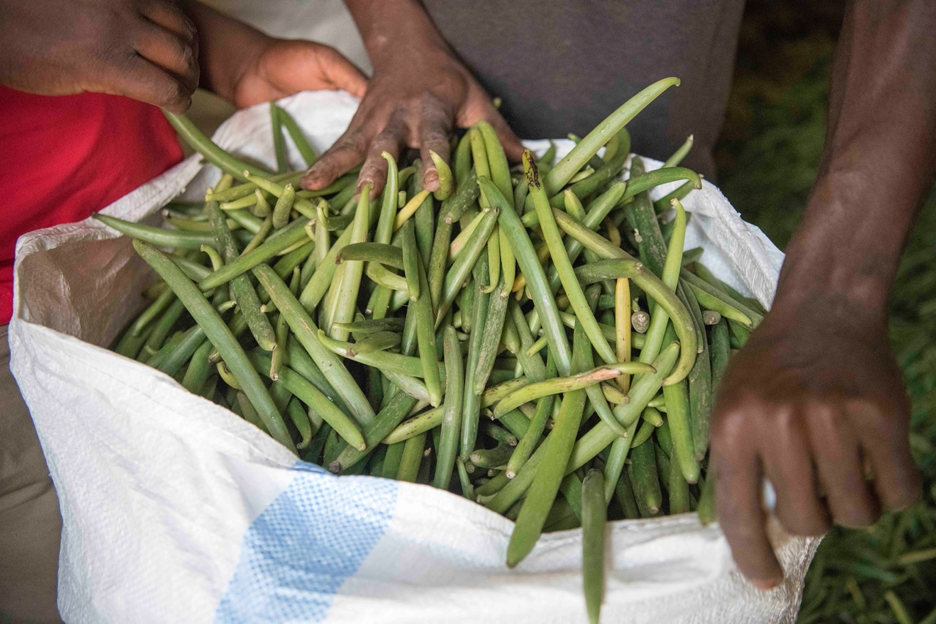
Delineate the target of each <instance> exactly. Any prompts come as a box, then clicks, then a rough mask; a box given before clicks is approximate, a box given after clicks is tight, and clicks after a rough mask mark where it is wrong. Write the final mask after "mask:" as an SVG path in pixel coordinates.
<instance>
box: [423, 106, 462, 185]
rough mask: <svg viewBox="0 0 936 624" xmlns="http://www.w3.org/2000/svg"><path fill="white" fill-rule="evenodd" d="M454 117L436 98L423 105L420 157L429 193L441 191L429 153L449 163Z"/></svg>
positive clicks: (424, 181)
mask: <svg viewBox="0 0 936 624" xmlns="http://www.w3.org/2000/svg"><path fill="white" fill-rule="evenodd" d="M453 117H454V115H453V114H452V113H451V111H447V110H446V109H445V107H444V105H443V104H442V103H441V102H439V101H438V100H436V99H434V98H431V99H428V100H426V101H425V102H424V104H423V110H422V123H421V125H420V129H419V157H420V158H421V159H422V164H423V178H422V187H423V188H424V189H426V190H427V191H432V192H435V191H438V190H439V172H438V171H437V170H436V167H435V165H434V164H433V162H432V158H431V157H430V155H429V152H430V151H432V152H435V153H436V154H438V155H439V156H440V157H441V158H442V160H444V161H445V162H448V161H449V149H450V147H449V139H448V137H449V135H450V134H451V133H452V120H453Z"/></svg>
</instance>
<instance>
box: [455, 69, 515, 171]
mask: <svg viewBox="0 0 936 624" xmlns="http://www.w3.org/2000/svg"><path fill="white" fill-rule="evenodd" d="M457 121H458V127H459V128H468V127H471V126H472V125H474V124H475V123H477V122H479V121H486V122H488V123H489V124H491V126H492V127H493V128H494V131H495V132H496V133H497V138H499V139H500V142H501V144H502V145H503V146H504V153H505V154H507V159H508V160H509V161H510V162H515V163H516V162H520V160H521V159H522V157H523V144H522V143H521V142H520V139H518V138H517V135H516V134H514V133H513V130H511V129H510V126H508V125H507V122H506V121H504V118H503V117H501V114H500V113H499V112H498V111H497V109H496V108H494V104H493V103H492V102H491V97H490V96H489V95H488V94H487V92H486V91H485V90H484V89H483V88H482V87H481V85H479V84H477V83H475V82H474V81H472V82H471V84H470V85H469V87H468V101H467V103H466V104H465V106H464V107H463V108H462V110H461V111H460V112H459V115H458V120H457Z"/></svg>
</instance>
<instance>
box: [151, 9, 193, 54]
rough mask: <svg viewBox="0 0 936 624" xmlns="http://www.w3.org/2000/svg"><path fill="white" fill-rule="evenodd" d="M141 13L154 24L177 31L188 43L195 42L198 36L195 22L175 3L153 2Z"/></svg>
mask: <svg viewBox="0 0 936 624" xmlns="http://www.w3.org/2000/svg"><path fill="white" fill-rule="evenodd" d="M141 13H142V14H143V15H144V16H145V17H146V18H147V19H148V20H150V21H151V22H153V23H154V24H158V25H159V26H162V27H163V28H165V29H166V30H168V31H171V32H173V33H175V34H176V35H178V36H179V38H181V39H182V40H183V41H185V42H186V43H188V44H194V43H195V41H196V38H197V36H198V31H197V29H196V28H195V24H194V23H193V22H192V20H190V19H189V17H188V16H187V15H186V14H185V13H183V12H182V10H181V9H179V7H177V6H176V5H175V4H173V3H171V2H165V1H157V2H151V3H149V4H148V5H146V6H144V7H143V9H142V10H141Z"/></svg>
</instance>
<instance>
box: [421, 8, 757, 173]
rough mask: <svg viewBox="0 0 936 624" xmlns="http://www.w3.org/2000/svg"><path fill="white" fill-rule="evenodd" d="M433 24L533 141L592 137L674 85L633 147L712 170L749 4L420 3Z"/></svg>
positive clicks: (637, 131) (635, 134)
mask: <svg viewBox="0 0 936 624" xmlns="http://www.w3.org/2000/svg"><path fill="white" fill-rule="evenodd" d="M423 4H424V5H425V6H426V8H427V10H428V11H429V13H430V14H431V16H432V18H433V20H434V22H435V24H436V26H437V27H438V28H439V30H440V31H441V32H442V35H443V36H444V37H445V39H446V41H448V42H449V44H450V45H451V46H452V47H453V48H454V49H455V51H456V52H457V53H458V55H459V56H460V57H461V58H462V60H463V61H464V62H465V63H466V64H467V66H468V68H469V69H470V70H471V71H473V72H474V74H475V75H476V76H477V77H478V78H479V80H480V81H481V82H482V84H483V85H484V86H485V87H486V88H487V89H488V91H489V92H490V93H491V95H492V96H497V97H500V98H502V100H503V104H502V107H501V112H502V113H503V114H504V116H505V118H506V119H507V122H508V123H509V124H510V125H511V127H512V128H513V129H514V131H515V132H516V133H517V134H518V135H519V136H520V137H522V138H525V139H539V138H558V137H564V136H566V135H567V134H568V133H575V134H578V135H581V136H584V134H585V133H587V132H588V131H590V130H591V129H592V128H593V127H594V126H595V125H597V124H598V123H599V122H600V121H601V120H602V119H604V118H605V117H606V116H607V115H608V114H609V113H611V112H612V111H613V110H614V109H615V108H617V107H618V106H620V105H621V104H623V103H624V102H625V101H626V100H627V99H628V98H630V97H631V96H632V95H634V94H635V93H637V92H638V91H640V90H641V89H643V88H644V87H646V86H648V85H650V84H651V83H653V82H655V81H657V80H659V79H661V78H665V77H667V76H676V77H678V78H679V79H680V80H681V81H682V84H681V85H680V86H679V87H678V88H676V89H670V90H669V91H668V92H667V93H665V94H664V95H663V96H661V97H660V98H659V99H658V100H657V101H656V102H654V103H653V104H651V105H650V106H649V107H648V108H647V109H645V110H644V111H643V112H641V113H640V115H638V116H637V118H636V119H634V120H633V121H632V122H631V123H630V124H628V129H629V130H630V132H631V135H632V138H633V143H632V145H633V147H632V150H633V151H634V152H636V153H640V154H643V155H646V156H650V157H652V158H657V159H661V160H662V159H665V158H666V157H668V156H669V155H670V154H671V153H672V152H673V151H674V150H675V149H676V148H677V147H678V146H679V145H680V144H681V143H682V142H683V141H684V140H685V139H686V137H687V136H689V135H690V134H693V135H694V136H695V148H694V149H693V153H692V154H690V157H689V158H687V159H686V163H687V166H690V167H695V168H697V169H699V170H700V171H701V172H703V173H706V174H711V173H713V169H714V166H713V163H712V161H711V149H712V147H713V145H714V143H715V140H716V139H717V137H718V133H719V131H720V129H721V124H722V120H723V117H724V114H725V106H726V103H727V98H728V90H729V88H730V86H731V78H732V73H733V68H734V56H735V47H736V43H737V37H738V29H739V27H740V22H741V14H742V12H743V8H744V0H667V1H666V2H663V1H651V0H521V1H519V2H501V1H499V0H472V1H471V2H460V1H454V0H423Z"/></svg>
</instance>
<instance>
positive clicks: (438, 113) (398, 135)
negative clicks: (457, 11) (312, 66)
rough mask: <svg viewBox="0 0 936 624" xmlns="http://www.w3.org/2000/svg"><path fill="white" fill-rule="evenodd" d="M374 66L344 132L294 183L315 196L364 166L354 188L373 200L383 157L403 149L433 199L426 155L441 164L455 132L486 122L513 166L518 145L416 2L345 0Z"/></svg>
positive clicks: (433, 176) (434, 178)
mask: <svg viewBox="0 0 936 624" xmlns="http://www.w3.org/2000/svg"><path fill="white" fill-rule="evenodd" d="M345 4H346V5H347V6H348V9H349V10H350V12H351V16H352V17H353V18H354V21H355V22H356V23H357V26H358V29H359V30H360V32H361V37H362V38H363V40H364V45H365V47H366V48H367V52H368V54H369V56H370V58H371V62H372V63H373V66H374V75H373V77H372V78H371V80H370V82H369V84H368V88H367V94H366V95H365V96H364V99H363V100H362V101H361V105H360V107H359V108H358V111H357V113H356V114H355V116H354V119H353V120H352V121H351V126H350V127H349V128H348V131H347V132H345V134H344V135H342V136H341V138H339V139H338V141H337V142H336V143H335V145H334V146H332V148H331V149H329V150H328V152H326V153H325V154H323V155H322V157H321V158H320V159H319V160H318V162H316V164H315V165H314V166H313V167H312V169H310V170H309V172H308V173H307V174H306V176H305V177H304V178H303V180H302V186H303V187H304V188H311V189H319V188H323V187H325V186H327V185H328V184H330V183H331V182H332V181H333V180H334V179H335V178H337V177H338V176H339V175H341V174H343V173H344V172H346V171H348V170H349V169H351V168H352V167H354V166H355V165H358V164H361V163H364V166H363V167H362V168H361V173H360V175H359V177H358V188H361V187H362V186H363V185H364V184H368V183H370V184H373V189H372V194H373V195H374V196H375V197H376V195H377V193H379V192H380V191H381V190H382V189H383V185H384V183H385V182H386V177H387V163H386V161H385V160H384V159H383V158H381V156H380V154H381V152H383V151H386V152H388V153H390V154H391V155H392V156H393V157H394V158H397V157H398V156H399V153H400V151H401V150H402V149H403V148H405V147H413V148H419V149H420V152H421V154H420V156H421V158H422V162H423V164H424V165H425V169H424V174H423V180H422V182H423V187H424V188H426V189H428V190H431V191H435V190H437V189H438V187H439V178H438V173H437V172H436V170H435V167H434V166H433V165H432V160H431V159H430V158H429V150H432V151H434V152H436V153H437V154H438V155H439V156H441V157H442V158H443V159H444V160H446V161H448V160H449V158H448V157H449V143H448V140H449V135H450V134H451V131H452V129H453V127H454V126H455V125H457V126H459V127H467V126H470V125H471V124H473V123H475V122H477V121H481V120H486V121H488V122H490V123H491V125H492V126H494V128H495V129H496V130H497V132H498V134H499V135H500V137H501V141H502V142H503V143H504V147H505V149H506V150H507V154H508V156H511V157H513V158H514V159H519V156H520V154H521V153H522V148H521V146H520V142H519V141H518V140H517V138H516V137H515V136H514V134H513V133H512V132H511V131H510V129H509V128H508V127H507V124H506V123H505V122H504V120H503V118H502V117H501V116H500V115H499V114H498V112H497V110H496V109H495V108H494V106H493V105H492V103H491V100H490V97H489V96H488V94H487V93H486V92H485V91H484V89H483V88H482V87H481V85H480V84H478V82H477V81H476V80H475V79H474V78H473V77H472V76H471V74H470V73H469V72H468V70H467V69H466V68H465V67H464V66H463V65H462V64H461V62H460V61H459V60H458V59H457V58H456V57H455V54H454V53H453V52H452V50H451V49H450V48H449V46H448V44H447V43H446V42H445V41H444V40H443V39H442V36H441V35H440V34H439V32H438V30H436V28H435V26H434V25H433V24H432V21H431V20H430V19H429V16H428V15H427V14H426V12H425V10H424V9H423V7H422V5H421V4H420V3H419V2H418V1H417V0H346V2H345Z"/></svg>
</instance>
